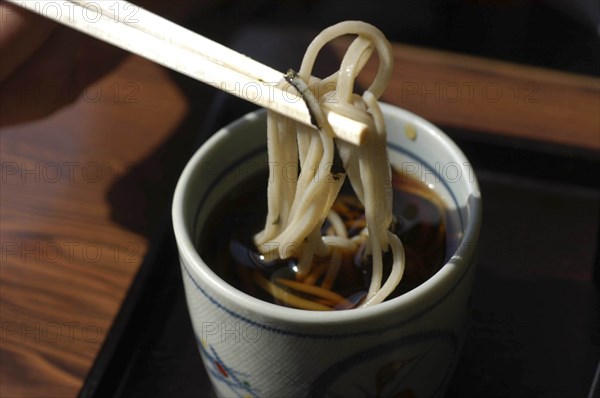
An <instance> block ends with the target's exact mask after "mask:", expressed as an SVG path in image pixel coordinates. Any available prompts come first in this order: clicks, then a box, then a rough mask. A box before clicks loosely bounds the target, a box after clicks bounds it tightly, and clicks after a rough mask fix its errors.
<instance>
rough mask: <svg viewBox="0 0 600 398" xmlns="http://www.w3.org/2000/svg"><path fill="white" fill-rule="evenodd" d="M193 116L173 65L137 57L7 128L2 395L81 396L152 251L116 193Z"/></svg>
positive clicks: (0, 291)
mask: <svg viewBox="0 0 600 398" xmlns="http://www.w3.org/2000/svg"><path fill="white" fill-rule="evenodd" d="M41 100H44V99H43V98H41ZM185 111H186V103H185V100H184V99H183V97H182V95H181V93H180V92H178V90H177V88H176V87H175V86H174V84H173V83H172V82H171V81H170V78H169V77H168V74H167V72H166V71H165V70H164V69H162V68H161V67H158V66H155V65H154V64H152V63H150V62H148V61H145V60H142V59H140V58H137V57H130V58H128V60H127V61H126V62H125V63H123V64H122V65H121V66H120V67H119V69H117V70H116V71H115V72H114V73H111V74H110V75H108V76H106V77H105V78H104V79H103V80H101V81H99V82H97V83H95V84H94V85H92V86H90V87H89V89H88V90H86V92H85V93H83V94H82V95H81V96H80V98H79V99H78V101H77V102H76V103H75V104H73V105H72V106H69V107H67V108H65V109H63V110H61V111H60V112H58V113H56V114H54V115H53V116H51V117H48V118H46V119H44V120H41V121H38V122H32V123H27V124H22V125H18V126H15V127H10V128H3V129H2V132H1V133H0V134H1V135H0V139H1V142H2V146H1V156H2V190H1V200H0V201H1V207H0V212H1V215H0V217H1V220H2V259H1V260H2V263H1V264H2V265H1V282H0V305H1V315H2V321H1V323H2V324H1V329H2V338H1V340H0V343H1V347H0V355H1V356H0V360H1V363H2V365H1V368H0V378H1V383H0V386H1V387H0V396H2V397H73V396H76V395H77V393H78V391H79V389H80V388H81V386H82V383H83V381H84V378H85V376H86V373H87V372H88V370H89V369H90V367H91V365H92V363H93V361H94V358H95V356H96V354H97V353H98V350H99V348H100V347H101V344H102V342H103V341H104V339H105V338H106V335H107V333H108V330H109V328H110V326H111V323H112V320H113V318H114V316H115V315H116V313H117V311H118V309H119V307H120V305H121V302H122V300H123V298H124V296H125V294H126V292H127V289H128V287H129V284H130V283H131V280H132V278H133V276H134V275H135V272H136V271H137V269H138V267H139V264H140V262H141V260H142V258H143V256H144V254H145V252H146V245H147V236H145V234H143V233H138V232H132V231H131V230H129V229H128V228H126V227H124V226H123V225H120V224H118V223H117V222H115V220H114V212H115V209H114V206H115V204H114V203H110V201H109V193H110V191H111V189H113V188H114V185H115V183H116V182H117V181H119V180H120V179H122V178H123V177H124V176H126V175H127V174H128V173H129V172H130V171H131V169H133V168H134V167H135V166H136V165H137V163H138V162H140V161H141V160H143V159H145V158H146V157H147V156H148V155H149V154H150V153H152V152H153V151H154V150H155V149H156V148H157V147H160V146H161V145H162V144H163V143H164V141H165V139H166V137H168V136H169V135H170V134H172V132H173V130H174V128H175V127H176V126H177V125H178V123H179V122H180V121H181V119H182V117H183V116H184V114H185ZM157 181H159V179H157ZM138 182H140V181H137V182H136V181H135V180H133V181H130V184H131V185H136V183H138ZM132 188H135V187H133V186H132ZM154 191H155V192H152V191H150V192H146V194H148V195H152V194H153V193H154V194H156V195H158V194H160V195H163V196H167V195H169V194H170V193H169V192H164V193H163V192H161V187H160V184H157V186H155V187H154ZM125 196H126V195H125ZM130 205H132V206H130V208H132V209H133V210H130V211H135V208H144V207H147V206H148V204H147V203H144V202H143V201H140V202H139V203H134V204H130ZM149 216H152V215H149ZM155 216H156V217H158V216H159V215H155Z"/></svg>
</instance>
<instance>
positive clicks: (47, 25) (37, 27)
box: [0, 0, 206, 126]
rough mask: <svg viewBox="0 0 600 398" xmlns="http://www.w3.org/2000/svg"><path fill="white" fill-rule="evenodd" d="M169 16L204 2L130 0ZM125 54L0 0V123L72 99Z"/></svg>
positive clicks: (180, 15)
mask: <svg viewBox="0 0 600 398" xmlns="http://www.w3.org/2000/svg"><path fill="white" fill-rule="evenodd" d="M135 3H136V5H138V6H142V7H144V8H147V9H149V10H151V11H153V12H155V13H157V14H159V15H162V16H164V17H166V18H168V19H171V20H173V21H176V22H177V21H179V20H181V19H182V18H184V17H187V16H189V15H190V14H191V13H194V12H196V11H198V10H199V9H201V8H202V6H203V5H206V2H199V1H194V0H176V1H160V0H146V1H143V0H142V1H135ZM126 54H127V53H126V52H125V51H123V50H120V49H118V48H116V47H113V46H111V45H109V44H106V43H104V42H101V41H99V40H97V39H94V38H92V37H89V36H87V35H84V34H82V33H79V32H77V31H75V30H73V29H71V28H68V27H66V26H62V25H59V24H58V23H56V22H54V21H51V20H49V19H46V18H43V17H41V16H38V15H36V14H33V13H31V12H29V11H26V10H24V9H22V8H20V7H18V6H16V5H13V4H10V3H7V2H3V1H2V2H0V60H1V62H0V125H1V126H4V125H10V124H16V123H21V122H24V121H28V120H32V119H37V118H41V117H44V116H47V115H49V114H51V113H52V112H54V111H56V110H57V109H60V108H61V107H63V106H65V105H67V104H69V103H71V102H73V101H74V100H75V99H76V98H78V96H79V95H80V94H81V92H82V90H83V89H84V88H85V87H86V86H87V85H89V84H91V83H93V82H94V81H96V80H98V79H99V78H101V77H102V76H103V75H105V74H106V73H108V72H109V71H110V70H111V69H113V68H114V67H115V66H116V65H117V64H118V63H119V62H120V61H121V60H122V59H123V58H124V57H125V55H126Z"/></svg>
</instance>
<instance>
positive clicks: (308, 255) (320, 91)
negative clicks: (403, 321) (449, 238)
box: [254, 21, 404, 309]
mask: <svg viewBox="0 0 600 398" xmlns="http://www.w3.org/2000/svg"><path fill="white" fill-rule="evenodd" d="M347 34H352V35H356V36H357V37H356V38H355V39H354V41H353V42H352V44H351V45H350V46H349V48H348V50H347V52H346V54H345V56H344V58H343V60H342V62H341V65H340V69H339V71H338V72H336V73H334V74H332V75H331V76H329V77H327V78H325V79H322V80H318V79H316V78H314V77H312V69H313V65H314V63H315V60H316V58H317V55H318V53H319V51H320V50H321V49H322V48H323V47H324V46H325V45H326V44H327V43H328V42H329V41H331V40H334V39H336V38H338V37H340V36H343V35H347ZM373 50H376V51H377V54H378V58H379V67H378V73H377V77H376V78H375V80H374V81H373V83H372V84H371V86H370V87H369V88H368V89H367V90H366V91H365V92H364V93H363V94H362V95H358V94H356V93H354V92H353V88H354V80H355V78H356V76H357V75H358V74H359V73H360V71H361V69H362V68H363V67H364V65H365V64H366V63H367V61H368V60H369V58H370V56H371V55H372V53H373ZM391 72H392V55H391V46H390V44H389V43H388V41H387V40H386V38H385V37H384V35H383V34H382V33H381V32H380V31H379V30H378V29H377V28H375V27H373V26H372V25H369V24H367V23H364V22H358V21H348V22H342V23H339V24H337V25H334V26H332V27H330V28H328V29H325V30H324V31H323V32H321V33H320V34H319V35H318V36H317V37H316V38H315V39H314V41H313V42H312V43H311V44H310V46H309V47H308V49H307V51H306V54H305V56H304V59H303V61H302V65H301V67H300V70H299V72H298V73H295V72H293V71H290V72H289V73H288V74H287V76H286V80H287V81H288V82H289V83H290V84H291V85H293V86H294V87H295V88H296V89H297V90H298V91H300V93H301V95H302V97H303V98H304V100H305V102H306V104H307V106H308V107H309V110H310V112H311V114H312V116H313V117H314V119H315V121H316V124H317V126H318V127H319V131H317V130H314V129H311V128H310V127H306V126H304V125H301V124H299V123H296V122H294V121H291V120H289V119H287V118H285V117H283V116H280V115H278V114H276V113H274V112H272V111H269V112H268V116H267V118H268V131H267V136H268V144H267V146H268V155H269V163H270V164H272V165H290V164H298V162H299V166H300V173H299V175H298V178H297V179H296V178H289V176H288V175H287V174H285V173H282V171H281V168H277V167H271V168H270V176H269V183H268V192H267V194H268V214H267V218H266V222H265V227H264V229H263V230H262V231H261V232H260V233H258V234H257V235H256V236H255V239H254V240H255V244H256V246H257V248H258V250H259V252H260V253H261V254H262V255H263V256H264V257H263V258H264V259H266V260H267V261H271V260H275V259H287V258H296V259H297V267H296V271H297V272H296V275H295V277H296V280H295V281H290V280H288V281H280V282H282V285H283V286H277V285H276V284H275V283H273V282H271V281H268V280H267V279H266V278H264V277H263V276H261V275H258V274H256V275H255V281H256V283H257V284H258V285H259V286H260V287H262V288H263V289H264V290H266V291H268V292H269V293H270V294H271V295H273V296H275V298H276V299H278V300H280V301H283V302H284V304H287V305H290V306H294V307H298V308H305V309H325V307H326V306H322V305H321V304H319V302H322V301H325V302H329V303H335V301H336V300H337V301H339V299H340V298H339V297H331V294H333V295H336V293H334V292H332V291H331V286H332V285H333V284H334V283H335V281H336V278H337V277H338V271H339V268H340V261H341V258H342V257H343V256H345V255H346V256H347V255H352V254H353V253H355V252H356V251H357V250H358V249H359V247H360V246H361V245H363V246H364V247H363V249H364V250H365V251H366V252H367V253H368V254H370V256H371V258H372V273H371V280H370V285H369V289H368V292H367V294H366V296H365V297H364V298H362V299H361V303H360V304H359V306H360V307H367V306H370V305H373V304H377V303H380V302H382V301H383V300H384V299H385V298H386V297H387V296H388V295H390V293H392V292H393V291H394V289H395V288H396V286H397V285H398V284H399V282H400V280H401V278H402V274H403V272H404V249H403V246H402V243H401V242H400V239H399V238H398V237H397V236H396V235H394V234H393V233H391V232H390V224H391V223H392V191H393V190H392V185H391V172H390V166H389V162H388V156H387V147H386V129H385V123H384V120H383V115H382V112H381V110H380V108H379V105H378V103H377V99H378V98H379V97H380V95H381V94H382V93H383V91H384V89H385V87H386V85H387V83H388V81H389V79H390V75H391ZM324 104H325V105H326V106H327V107H328V108H329V109H332V110H334V111H335V112H337V113H340V114H343V115H346V116H349V117H351V118H354V119H356V120H360V121H365V122H367V123H368V124H369V125H371V126H373V127H372V129H371V131H370V132H369V136H368V139H367V140H366V143H365V144H363V145H360V146H355V145H353V144H349V143H346V142H342V141H339V140H337V139H334V137H333V133H332V129H331V126H330V125H329V124H328V122H327V118H326V116H325V114H326V110H325V108H324ZM346 176H347V177H348V179H349V180H350V184H351V186H352V188H353V190H354V192H355V194H356V196H357V198H358V199H359V200H360V202H361V203H362V205H363V206H364V209H365V219H366V227H365V228H364V230H363V231H361V233H360V234H358V235H355V236H353V237H351V238H349V237H348V231H347V228H346V226H345V224H344V222H342V220H341V217H340V215H339V214H337V213H336V212H335V211H334V210H332V205H333V203H334V201H335V199H336V197H337V195H338V193H339V191H340V188H341V187H342V184H343V183H344V180H345V179H346ZM326 220H327V223H328V224H329V225H330V228H329V231H330V233H328V234H326V235H324V236H322V232H321V230H322V226H323V224H324V223H325V222H326ZM390 249H391V251H392V255H393V265H392V268H391V272H389V274H388V275H387V278H386V280H385V281H383V278H384V271H383V253H384V252H387V251H389V250H390ZM317 259H320V260H319V261H318V262H317V261H316V260H317ZM322 259H326V261H325V263H324V264H325V265H323V260H322ZM317 263H319V264H317ZM317 278H318V279H319V280H320V281H321V283H320V285H318V286H317V285H313V284H314V282H315V280H316V279H317ZM282 287H287V288H290V289H292V291H294V290H296V291H298V292H299V293H303V292H304V293H306V292H308V291H309V290H310V291H311V292H312V293H311V294H312V297H315V299H314V300H312V301H313V303H311V302H310V301H311V300H307V299H306V298H303V297H304V296H305V295H302V294H298V295H295V294H293V293H292V294H290V293H289V290H284V289H282ZM327 292H329V293H331V294H329V296H330V297H326V296H328V293H327Z"/></svg>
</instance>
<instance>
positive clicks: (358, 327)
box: [173, 104, 481, 398]
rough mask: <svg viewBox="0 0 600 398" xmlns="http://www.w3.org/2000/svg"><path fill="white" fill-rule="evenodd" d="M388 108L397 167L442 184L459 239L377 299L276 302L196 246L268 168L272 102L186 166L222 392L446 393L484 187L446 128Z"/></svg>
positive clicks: (184, 251) (198, 304)
mask: <svg viewBox="0 0 600 398" xmlns="http://www.w3.org/2000/svg"><path fill="white" fill-rule="evenodd" d="M382 109H383V112H384V115H385V118H386V123H387V130H388V143H389V144H388V149H389V156H390V163H391V164H392V167H393V168H394V169H395V170H397V171H400V172H403V173H405V174H409V175H412V176H413V177H416V178H419V179H421V180H422V181H423V182H425V183H426V184H429V185H430V187H431V188H433V189H435V190H436V191H437V192H438V194H439V195H440V196H441V197H442V198H443V200H444V201H445V202H446V205H447V207H448V217H449V218H451V220H449V221H450V222H453V223H455V225H457V230H458V232H457V234H458V236H456V237H454V238H457V239H456V241H457V244H456V245H455V246H456V247H454V248H451V252H450V254H449V255H448V261H447V263H446V264H445V265H444V266H443V267H442V268H441V269H440V270H439V271H438V272H437V273H436V274H435V275H434V276H432V277H431V278H430V279H428V280H427V281H426V282H424V283H423V284H421V285H420V286H418V287H416V288H415V289H413V290H411V291H409V292H408V293H405V294H404V295H401V296H400V297H397V298H394V299H391V300H389V301H386V302H384V303H381V304H378V305H375V306H372V307H370V308H364V309H352V310H346V311H331V312H317V311H306V310H298V309H292V308H287V307H282V306H278V305H275V304H271V303H268V302H265V301H262V300H259V299H257V298H255V297H252V296H250V295H247V294H245V293H243V292H241V291H239V290H237V289H236V288H234V287H232V286H230V285H228V284H227V283H226V282H225V281H224V280H223V279H221V278H220V277H219V276H218V275H217V274H215V272H213V271H212V270H211V268H210V267H209V266H208V265H207V264H206V263H205V262H204V261H203V259H202V257H201V256H200V255H199V254H198V251H197V250H196V244H195V243H196V242H198V241H199V240H201V239H202V236H200V232H201V231H202V226H203V224H204V223H205V222H206V219H207V216H208V215H209V214H210V213H211V212H212V211H213V210H214V208H215V205H216V204H217V203H218V202H219V200H220V199H221V198H222V197H223V195H224V194H225V193H226V192H228V191H230V190H231V189H232V188H233V187H235V186H236V185H237V184H238V183H239V182H240V181H242V180H243V179H244V178H246V177H247V176H249V175H251V174H252V173H253V172H255V171H257V170H259V169H261V168H265V167H267V166H266V165H267V163H266V162H267V155H266V132H265V131H266V121H265V119H266V118H265V115H266V113H265V112H264V111H256V112H253V113H250V114H248V115H246V116H244V117H242V118H241V119H239V120H237V121H235V122H233V123H231V124H230V125H228V126H227V127H225V128H223V129H221V130H220V131H219V132H217V133H216V134H215V135H214V136H213V137H212V138H211V139H210V140H208V141H207V142H206V143H205V144H204V145H203V146H202V147H201V148H200V149H199V150H198V151H197V152H196V154H195V155H194V156H193V157H192V158H191V160H190V161H189V163H188V165H187V167H186V168H185V170H184V171H183V173H182V175H181V177H180V179H179V183H178V185H177V188H176V191H175V197H174V202H173V225H174V230H175V236H176V240H177V246H178V249H179V255H180V260H181V261H180V262H181V269H182V273H183V281H184V286H185V294H186V298H187V304H188V306H189V311H190V315H191V319H192V323H193V327H194V331H195V334H196V337H197V343H198V347H199V350H200V352H201V355H202V359H203V361H204V365H205V367H206V371H207V373H208V375H209V377H210V380H211V381H212V383H213V386H214V389H215V391H216V393H217V395H218V396H220V397H277V398H281V397H286V398H291V397H345V398H346V397H371V396H373V397H438V396H441V395H443V392H444V389H445V388H446V386H447V384H448V381H449V379H450V378H451V375H452V371H453V368H454V366H455V364H456V362H457V358H458V355H459V353H460V350H461V346H462V341H463V337H464V329H465V320H466V315H467V306H468V302H469V297H470V294H471V290H472V289H471V287H472V282H473V276H474V271H475V263H474V258H475V249H476V243H477V239H478V235H479V229H480V223H481V199H480V193H479V187H478V184H477V180H476V178H475V175H474V174H473V170H472V169H471V167H470V164H469V162H468V160H467V159H466V158H465V156H464V154H463V153H462V152H461V151H460V149H459V148H458V147H457V146H456V145H455V144H454V143H453V142H452V141H451V140H450V139H449V138H448V137H447V136H446V135H445V134H444V133H443V132H441V131H440V130H439V129H438V128H436V127H435V126H433V125H432V124H430V123H429V122H427V121H425V120H424V119H422V118H420V117H418V116H416V115H414V114H412V113H410V112H407V111H405V110H402V109H399V108H396V107H393V106H390V105H386V104H382ZM265 189H266V182H265ZM458 242H459V243H458Z"/></svg>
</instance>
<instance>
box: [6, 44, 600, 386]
mask: <svg viewBox="0 0 600 398" xmlns="http://www.w3.org/2000/svg"><path fill="white" fill-rule="evenodd" d="M338 50H339V48H338ZM394 55H395V58H396V69H395V73H394V78H393V80H392V84H391V86H390V87H389V88H388V90H387V92H386V94H385V96H384V100H385V101H387V102H390V103H394V104H397V105H400V106H403V107H405V108H407V109H409V110H412V111H414V112H416V113H418V114H420V115H422V116H424V117H426V118H429V119H430V120H432V121H433V122H435V123H438V124H441V125H444V126H455V127H460V128H465V129H469V130H471V131H477V132H481V133H486V132H487V133H491V134H495V135H498V136H503V135H508V136H513V137H519V138H525V139H530V140H536V141H544V142H552V143H555V144H564V145H569V146H574V147H584V148H588V149H594V150H598V149H600V137H599V131H600V130H599V129H600V127H599V123H600V121H599V118H600V116H599V106H600V104H599V101H600V83H599V79H597V78H591V77H585V76H575V75H571V74H566V73H561V72H555V71H548V70H543V69H539V68H531V67H527V66H522V65H515V64H509V63H504V62H497V61H492V60H484V59H480V58H474V57H467V56H463V55H459V54H449V53H445V52H439V51H433V50H426V49H421V48H415V47H410V46H404V45H395V46H394ZM366 72H367V73H365V75H364V76H361V80H360V83H361V84H362V85H368V79H369V73H370V72H371V73H372V69H370V70H367V71H366ZM172 77H173V76H172V75H171V74H169V73H167V72H166V71H165V70H164V69H162V68H160V67H158V66H156V65H153V64H152V63H150V62H148V61H144V60H142V59H140V58H137V57H129V58H127V61H126V62H125V63H123V64H121V66H120V67H119V68H118V69H117V70H115V71H114V72H113V73H111V74H110V75H108V76H106V77H105V78H103V79H102V80H101V81H99V82H97V83H95V84H94V85H92V86H90V87H89V88H88V89H87V90H85V92H84V93H83V94H82V95H81V96H80V98H79V100H78V101H77V102H76V103H75V104H73V105H71V106H69V107H67V108H64V109H63V110H61V111H60V112H58V113H56V114H54V115H52V116H51V117H48V118H45V119H43V120H40V121H36V122H31V123H26V124H21V125H18V126H14V127H6V128H3V129H2V131H1V132H0V140H1V148H0V155H1V157H2V181H1V188H2V189H1V191H0V217H1V239H2V258H1V259H0V260H1V266H0V311H1V331H2V335H1V339H0V344H1V345H0V396H1V397H73V396H76V395H77V393H78V391H79V390H80V388H81V386H82V384H83V382H84V380H85V376H86V374H87V372H88V371H89V369H90V367H91V365H92V364H93V361H94V359H95V356H96V355H97V353H98V351H99V349H100V347H101V345H102V343H103V342H104V339H105V338H106V335H107V333H108V331H109V329H110V327H111V323H112V321H113V319H114V317H115V315H116V313H117V311H118V309H119V307H120V305H121V303H122V300H123V298H124V297H125V294H126V292H127V289H128V287H129V285H130V283H131V281H132V278H133V276H134V275H135V272H136V271H137V269H138V267H139V265H140V262H141V260H142V258H143V256H144V254H145V252H146V248H147V244H148V235H149V232H150V230H151V229H152V228H151V224H152V218H156V217H158V216H159V215H160V214H161V212H162V211H164V209H155V208H152V206H153V205H152V203H151V202H152V198H154V197H157V196H161V197H168V196H169V195H170V192H167V191H166V190H165V188H164V187H165V185H168V184H170V183H172V182H173V180H174V178H172V177H167V176H165V175H164V173H165V169H168V168H169V167H170V166H169V164H168V162H165V161H164V159H163V160H162V163H161V159H162V158H161V157H160V156H157V155H155V153H156V150H157V149H159V148H164V147H165V146H166V145H167V144H166V143H167V141H169V140H170V139H171V138H172V136H173V134H174V132H175V131H176V130H178V129H181V128H182V127H181V123H182V120H183V119H184V118H185V117H186V111H187V109H188V106H189V104H188V103H187V101H186V99H185V98H184V96H183V94H182V92H181V91H180V89H179V87H180V86H178V85H177V84H175V83H174V82H173V78H172ZM38 100H43V98H38ZM168 151H171V149H169V150H168ZM171 152H174V153H175V154H177V153H178V152H177V151H171ZM182 161H185V159H182ZM140 162H150V163H151V166H155V168H154V169H152V167H150V170H154V171H153V172H151V174H150V175H145V176H144V177H141V176H140V174H139V173H137V172H136V171H137V168H138V166H139V164H140ZM144 217H146V218H149V220H148V219H147V220H146V221H145V223H144V222H139V220H138V219H140V218H144ZM135 220H138V221H135Z"/></svg>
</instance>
